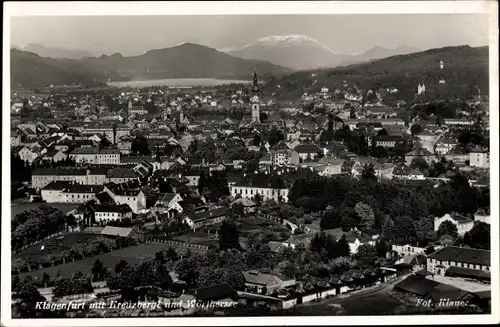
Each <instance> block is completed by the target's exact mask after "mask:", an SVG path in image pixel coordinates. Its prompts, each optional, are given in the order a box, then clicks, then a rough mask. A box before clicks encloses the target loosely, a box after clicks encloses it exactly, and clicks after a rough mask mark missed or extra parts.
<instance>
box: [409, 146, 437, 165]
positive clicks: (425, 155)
mask: <svg viewBox="0 0 500 327" xmlns="http://www.w3.org/2000/svg"><path fill="white" fill-rule="evenodd" d="M416 158H421V159H424V160H425V161H426V162H427V163H428V164H430V163H431V162H436V161H437V158H436V156H435V155H434V154H432V153H431V152H429V151H428V150H426V149H423V148H415V149H414V150H413V151H411V152H408V153H407V154H406V155H405V162H406V165H408V166H409V165H411V162H412V161H413V159H416Z"/></svg>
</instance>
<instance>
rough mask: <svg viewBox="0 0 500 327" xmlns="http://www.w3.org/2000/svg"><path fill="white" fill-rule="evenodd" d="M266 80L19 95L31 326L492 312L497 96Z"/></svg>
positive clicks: (21, 240) (16, 130) (17, 300)
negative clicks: (303, 86) (268, 87)
mask: <svg viewBox="0 0 500 327" xmlns="http://www.w3.org/2000/svg"><path fill="white" fill-rule="evenodd" d="M445 64H446V63H443V61H441V62H438V63H437V67H436V70H437V71H438V72H439V66H440V68H441V69H442V68H443V65H445ZM444 83H445V81H444V80H442V81H440V84H444ZM264 84H265V83H262V82H260V81H259V76H258V72H255V73H254V75H253V81H252V82H249V83H248V84H235V85H222V86H214V87H197V86H189V87H184V88H183V87H153V86H152V87H145V88H142V89H138V88H133V87H126V88H117V87H103V88H92V89H89V88H84V87H83V86H78V85H73V86H68V85H65V86H54V85H51V86H50V87H47V88H44V89H38V90H36V92H30V93H29V94H28V93H27V92H26V90H22V89H13V90H12V100H11V105H12V107H11V128H12V129H11V137H10V142H11V159H10V160H11V167H12V171H11V198H12V206H11V208H12V224H11V230H12V234H11V243H12V267H11V270H12V291H13V293H12V295H13V310H14V311H13V313H14V314H17V315H18V317H73V316H74V317H100V316H101V313H100V311H102V310H99V309H96V308H97V307H98V306H96V305H93V303H102V302H105V303H115V304H116V303H124V305H123V307H126V305H125V304H126V303H129V302H134V301H135V302H137V301H139V300H140V301H150V302H158V303H161V304H162V305H161V306H157V307H156V306H155V307H154V310H153V309H148V308H147V307H146V308H143V309H140V308H137V307H134V309H130V308H129V309H123V308H121V307H120V306H119V305H115V306H112V307H110V306H107V309H106V311H107V312H106V316H107V317H120V316H134V317H137V316H162V317H163V316H181V315H187V316H200V315H201V316H203V315H209V316H210V315H224V316H241V315H245V316H247V315H287V314H300V315H310V314H315V315H318V314H320V315H325V314H326V315H335V314H351V315H358V314H359V313H361V312H362V314H370V313H372V314H394V313H396V314H418V313H421V314H422V313H427V314H428V313H429V312H436V311H446V312H450V313H471V312H479V313H481V312H482V313H484V312H489V310H491V308H490V298H491V295H490V284H489V283H490V266H491V257H490V225H489V224H490V195H489V165H490V162H489V160H490V159H489V105H488V98H487V96H485V95H481V93H480V90H477V92H476V93H475V94H473V95H471V96H470V98H468V99H463V100H449V99H442V100H440V99H438V100H429V99H427V98H426V97H425V96H426V93H427V92H429V88H431V87H430V86H426V85H424V84H422V85H421V84H419V85H418V86H417V85H415V99H414V103H412V104H407V103H405V101H404V100H398V99H397V94H398V89H397V85H394V86H393V87H392V88H378V89H361V88H360V87H359V86H357V85H351V84H349V83H348V82H345V81H341V82H340V83H338V87H336V88H333V89H332V88H328V87H326V86H321V85H318V87H317V92H313V93H304V94H302V95H301V96H299V97H298V98H297V99H295V100H280V99H279V98H278V97H277V96H276V95H275V94H273V92H270V93H268V92H263V91H262V90H261V88H263V87H265V86H264ZM438 86H439V85H438ZM432 87H435V86H432ZM426 88H427V89H426ZM26 94H28V95H26ZM388 99H389V100H388ZM395 100H396V101H395ZM389 101H390V104H388V102H389ZM44 299H45V300H44ZM40 301H47V302H49V303H52V304H53V306H51V308H55V307H57V305H58V304H65V305H62V307H65V306H67V305H68V303H73V304H75V303H78V302H81V303H85V305H84V307H85V309H83V310H76V311H75V310H59V311H58V310H51V311H43V310H35V304H36V303H39V302H40ZM370 301H371V302H370ZM423 301H430V302H425V303H431V304H430V305H425V306H423V305H420V306H419V305H418V303H423ZM443 302H446V303H449V302H451V303H454V302H457V303H458V302H460V303H468V305H467V306H450V305H445V306H443V305H439V303H443ZM26 303H31V304H32V306H31V307H30V306H29V305H28V306H26V305H19V304H26ZM178 303H180V304H181V305H176V304H178ZM193 303H197V305H191V304H193ZM208 303H216V304H217V303H218V304H217V305H208ZM359 303H361V304H359ZM204 304H207V305H204ZM332 304H338V305H339V306H340V307H342V310H343V311H339V309H337V307H336V306H335V305H332ZM363 306H365V307H363ZM363 310H366V312H365V311H363ZM372 310H375V311H374V312H371V311H372ZM377 310H379V311H377ZM291 312H293V313H291ZM339 312H340V313H339Z"/></svg>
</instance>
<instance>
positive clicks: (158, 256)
mask: <svg viewBox="0 0 500 327" xmlns="http://www.w3.org/2000/svg"><path fill="white" fill-rule="evenodd" d="M155 260H156V261H159V262H160V263H165V256H164V255H163V251H156V253H155Z"/></svg>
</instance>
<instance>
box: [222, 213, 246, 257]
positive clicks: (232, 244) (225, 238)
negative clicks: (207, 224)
mask: <svg viewBox="0 0 500 327" xmlns="http://www.w3.org/2000/svg"><path fill="white" fill-rule="evenodd" d="M240 248H241V246H240V242H239V236H238V228H237V227H236V224H235V223H233V222H229V221H226V220H225V221H223V222H222V225H221V227H220V229H219V249H220V250H221V251H223V250H226V249H236V250H239V249H240Z"/></svg>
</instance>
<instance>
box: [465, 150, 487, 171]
mask: <svg viewBox="0 0 500 327" xmlns="http://www.w3.org/2000/svg"><path fill="white" fill-rule="evenodd" d="M469 165H471V166H473V167H478V168H489V167H490V152H489V151H488V150H484V149H481V148H479V147H477V148H475V149H473V150H472V151H471V152H470V153H469Z"/></svg>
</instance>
